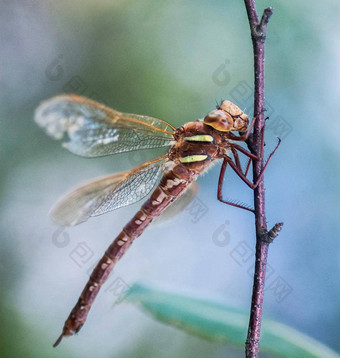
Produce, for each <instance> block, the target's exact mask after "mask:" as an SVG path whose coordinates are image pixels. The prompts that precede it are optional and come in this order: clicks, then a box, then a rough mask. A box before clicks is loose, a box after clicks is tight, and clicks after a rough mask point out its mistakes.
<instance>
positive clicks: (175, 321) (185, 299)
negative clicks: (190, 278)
mask: <svg viewBox="0 0 340 358" xmlns="http://www.w3.org/2000/svg"><path fill="white" fill-rule="evenodd" d="M125 299H126V300H127V301H128V302H132V303H135V304H137V305H138V306H140V307H141V308H142V310H144V311H145V312H147V313H148V314H149V315H151V316H152V317H154V318H155V319H157V320H159V321H161V322H164V323H166V324H168V325H172V326H175V327H177V328H180V329H182V330H184V331H186V332H188V333H190V334H194V335H197V336H199V337H203V338H205V339H209V340H213V341H218V342H224V343H227V344H231V345H236V346H241V347H244V342H245V340H246V332H247V326H248V321H249V315H248V313H246V312H242V311H240V310H238V309H236V308H234V307H229V306H226V305H223V304H221V303H218V302H212V301H208V300H204V299H200V298H196V297H190V296H188V295H183V294H178V293H173V292H168V291H165V290H160V289H157V288H155V287H151V286H148V285H145V284H142V283H135V284H134V285H133V286H132V287H130V289H129V290H128V291H127V292H126V294H125ZM261 332H262V333H261V351H262V350H267V351H269V352H272V353H273V354H275V355H277V356H280V357H292V358H299V357H305V358H313V357H314V358H317V357H323V358H336V357H338V355H337V354H336V353H335V352H332V351H331V350H330V349H328V348H327V347H326V346H324V345H322V344H321V343H319V342H317V341H315V340H313V339H312V338H310V337H308V336H306V335H304V334H302V333H301V332H298V331H296V330H295V329H293V328H291V327H288V326H285V325H283V324H281V323H278V322H274V321H270V320H268V319H264V320H263V322H262V327H261Z"/></svg>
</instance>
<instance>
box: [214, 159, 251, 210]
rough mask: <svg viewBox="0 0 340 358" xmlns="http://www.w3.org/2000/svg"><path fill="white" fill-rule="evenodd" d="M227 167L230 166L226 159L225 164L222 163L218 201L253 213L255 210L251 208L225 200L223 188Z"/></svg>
mask: <svg viewBox="0 0 340 358" xmlns="http://www.w3.org/2000/svg"><path fill="white" fill-rule="evenodd" d="M229 159H230V158H229ZM233 164H234V163H233ZM227 166H228V160H227V159H226V158H224V160H223V163H222V167H221V172H220V176H219V178H218V187H217V199H218V200H219V201H220V202H222V203H224V204H228V205H231V206H235V207H236V208H240V209H244V210H248V211H251V212H252V213H253V212H254V210H253V209H251V208H249V207H247V206H245V205H242V204H237V203H233V202H232V201H227V200H224V199H223V194H222V192H223V189H222V188H223V179H224V174H225V171H226V169H227Z"/></svg>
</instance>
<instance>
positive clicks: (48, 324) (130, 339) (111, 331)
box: [0, 0, 340, 357]
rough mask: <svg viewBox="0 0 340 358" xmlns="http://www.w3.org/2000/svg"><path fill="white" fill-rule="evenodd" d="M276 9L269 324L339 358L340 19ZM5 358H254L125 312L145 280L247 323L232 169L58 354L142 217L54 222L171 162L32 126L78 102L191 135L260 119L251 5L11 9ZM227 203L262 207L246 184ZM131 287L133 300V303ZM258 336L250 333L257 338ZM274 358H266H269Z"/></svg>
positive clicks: (205, 188)
mask: <svg viewBox="0 0 340 358" xmlns="http://www.w3.org/2000/svg"><path fill="white" fill-rule="evenodd" d="M267 6H273V7H274V8H275V13H274V15H273V17H272V19H271V21H270V24H269V27H268V35H267V45H266V101H267V103H266V108H267V115H268V116H269V117H270V118H269V119H268V122H267V124H268V128H267V132H266V150H267V153H269V152H270V150H271V149H272V148H273V147H274V146H275V143H276V140H277V139H276V137H277V136H279V137H281V138H282V144H281V146H280V148H279V150H278V151H277V153H276V154H275V157H274V158H273V159H272V162H271V164H270V166H269V168H268V169H267V171H266V175H265V183H266V189H267V191H266V200H267V219H268V225H269V226H270V227H271V226H272V225H273V224H274V223H275V222H277V221H284V223H285V226H284V228H283V231H282V233H281V234H280V236H279V237H278V238H277V240H276V241H275V242H274V243H273V244H272V245H271V246H270V252H269V267H268V280H267V286H266V293H265V304H264V315H265V316H266V317H269V318H272V319H275V320H277V321H280V322H282V323H285V324H287V325H290V326H292V327H294V328H296V329H298V330H300V331H302V332H304V333H306V334H308V335H310V336H311V337H313V338H315V339H316V340H319V341H320V342H322V343H324V344H326V345H328V346H329V347H331V348H333V349H334V350H339V348H340V346H339V318H340V317H339V287H340V285H339V271H340V270H339V243H338V242H339V240H338V238H339V237H338V236H339V234H338V233H339V189H338V185H339V184H338V183H339V179H340V178H339V145H338V144H339V136H338V134H339V130H340V124H339V123H340V121H339V112H340V105H339V103H340V102H339V95H340V91H339V85H338V83H339V82H340V70H339V61H340V44H339V37H340V25H339V11H340V4H339V2H338V1H336V0H327V1H323V2H310V1H307V0H302V1H299V2H298V3H296V2H294V3H293V2H292V3H289V2H279V1H277V0H271V1H257V7H258V11H259V12H261V13H262V9H263V8H264V7H267ZM0 38H1V42H0V48H1V59H2V60H1V78H0V81H1V97H0V101H1V104H0V121H1V122H0V161H1V172H0V173H1V175H0V192H1V202H0V210H1V215H0V225H1V231H0V235H1V253H0V255H1V256H0V257H1V259H0V272H1V290H0V309H1V313H0V314H1V325H0V332H1V337H0V342H1V343H0V344H1V348H0V355H1V357H22V356H25V357H57V356H58V357H62V356H64V357H93V356H94V355H96V356H98V357H207V356H209V357H225V356H226V355H228V354H229V356H234V357H242V356H243V349H240V350H237V349H234V348H231V347H229V346H228V345H224V344H219V343H212V342H207V341H205V340H201V339H199V338H197V337H193V336H189V335H188V334H187V333H184V332H182V331H179V330H176V329H175V328H172V327H168V326H166V325H163V324H161V323H159V322H156V321H154V320H152V319H151V318H150V317H148V316H147V315H145V314H144V313H142V312H141V311H140V310H139V309H138V308H136V307H135V306H133V305H130V304H127V303H124V301H123V302H122V303H121V304H119V305H117V304H116V303H115V302H116V301H117V297H118V296H119V294H120V293H121V290H124V287H129V286H130V285H132V284H133V283H134V282H136V281H140V280H143V281H145V282H149V283H152V284H153V285H156V286H158V287H164V288H167V289H170V290H172V291H174V292H184V293H189V294H191V295H193V296H197V297H205V298H208V299H211V300H217V301H219V302H224V303H227V304H231V305H234V306H236V307H238V308H241V309H244V310H245V311H248V310H249V304H250V298H251V288H252V271H253V261H254V244H255V242H254V220H253V216H252V214H250V213H249V212H246V211H242V210H240V209H236V208H232V207H230V206H225V205H223V204H222V203H220V202H218V201H217V199H216V191H217V180H218V175H219V167H220V166H219V165H216V166H215V167H213V169H211V170H210V171H209V172H208V173H207V174H206V175H204V176H203V177H202V178H200V179H199V180H198V184H199V190H198V193H197V195H196V197H195V198H194V199H193V201H192V202H191V203H190V204H189V205H188V206H187V207H186V208H185V209H184V210H183V211H182V212H181V213H180V214H179V215H177V216H175V217H173V218H171V220H167V221H160V222H158V223H155V224H153V225H152V227H150V228H149V229H147V231H146V232H145V233H144V234H143V235H142V237H141V238H139V239H138V240H137V241H136V242H135V243H134V245H133V246H132V248H131V249H130V250H129V252H128V253H127V254H126V256H125V257H124V258H123V259H122V260H121V262H119V264H118V265H117V267H116V269H115V270H114V273H113V274H112V275H111V276H110V278H109V280H108V282H107V284H106V285H105V286H104V287H103V289H102V291H101V293H100V294H99V296H98V298H97V300H96V302H95V304H94V307H93V309H92V310H91V313H90V315H89V317H88V320H87V323H86V324H85V326H84V327H83V329H82V330H81V332H80V333H79V335H78V336H76V337H72V338H68V339H65V340H64V341H63V342H62V343H61V345H60V347H58V348H57V349H53V348H52V344H53V343H54V341H55V340H56V338H57V337H58V335H59V334H60V332H61V329H62V326H63V324H64V321H65V319H66V318H67V316H68V314H69V312H70V310H71V308H72V307H73V305H74V304H75V302H76V300H77V299H78V296H79V294H80V292H81V290H82V289H83V286H84V285H85V282H86V281H87V279H88V275H89V271H90V270H91V268H92V267H93V265H94V264H95V262H96V260H98V258H99V257H101V256H102V254H103V252H104V251H105V250H106V247H107V246H108V245H109V244H110V242H111V241H112V240H113V239H114V238H115V237H116V235H117V234H118V233H119V231H120V230H121V228H122V226H123V225H125V223H126V222H127V221H128V220H129V219H130V218H131V216H132V215H133V214H134V213H135V212H136V211H137V210H138V208H139V206H140V203H137V204H136V205H133V206H131V207H127V208H123V209H120V210H118V211H116V212H112V213H109V214H106V215H104V216H101V217H97V218H92V219H91V220H89V221H88V222H86V223H84V224H82V225H80V226H77V227H74V228H66V229H64V230H62V229H60V228H58V227H57V226H55V225H54V224H53V223H52V222H51V221H50V219H49V217H48V212H49V209H50V208H51V206H52V205H53V204H54V203H55V201H56V200H57V199H58V198H59V197H60V196H61V195H62V194H63V193H65V192H66V191H69V190H70V188H72V187H74V186H75V185H77V184H79V183H81V182H83V181H86V180H88V179H90V178H92V177H96V176H100V175H104V174H108V173H112V172H118V171H122V170H128V169H131V168H133V167H134V166H136V165H137V164H140V163H142V162H144V161H146V160H148V159H151V158H154V157H156V156H157V155H159V152H157V151H144V152H137V153H127V154H121V155H117V156H116V157H106V158H99V159H84V158H80V157H77V156H74V155H72V154H70V153H69V152H67V151H66V150H64V149H62V148H61V145H60V143H58V142H56V141H53V140H52V139H51V138H49V137H47V136H46V135H45V133H44V132H43V131H42V130H41V129H40V128H38V126H37V125H36V124H35V123H34V121H33V115H34V109H35V108H36V107H37V106H38V105H39V103H40V102H41V101H42V100H44V99H47V98H49V97H51V96H54V95H56V94H59V93H65V92H66V93H67V92H72V93H78V94H82V95H84V96H87V97H90V98H93V99H96V100H98V101H100V102H104V103H105V104H106V105H108V106H111V107H113V108H115V109H117V110H120V111H125V112H130V113H139V114H146V115H150V116H153V117H158V118H161V119H163V120H165V121H168V122H169V123H171V124H172V125H173V126H175V127H179V126H181V125H182V124H183V123H185V122H188V121H192V120H196V119H198V118H203V117H204V116H205V115H206V114H207V113H208V112H209V111H210V110H212V109H214V106H215V104H216V101H217V102H219V101H220V100H221V99H226V98H227V99H230V100H232V101H233V102H235V103H236V104H238V105H239V106H240V107H241V108H242V109H243V110H244V111H245V112H246V113H248V114H250V115H251V113H252V101H253V99H252V96H253V92H252V88H253V55H252V46H251V40H250V33H249V26H248V21H247V16H246V12H245V8H244V4H243V1H241V0H233V1H221V0H216V1H209V2H207V1H193V0H189V1H162V2H159V1H155V0H145V1H139V2H136V1H115V0H98V1H96V2H92V1H79V0H74V1H72V2H69V1H64V0H60V1H1V14H0ZM224 195H225V197H228V198H231V199H235V200H242V201H245V202H248V203H250V204H251V203H252V193H251V191H250V189H249V188H247V187H246V186H245V185H244V184H243V182H241V181H240V180H239V179H237V178H236V176H235V175H233V173H232V172H231V171H228V172H227V179H226V181H225V186H224ZM117 287H118V288H117ZM245 334H246V333H245ZM261 356H263V357H264V356H265V355H264V354H263V355H261Z"/></svg>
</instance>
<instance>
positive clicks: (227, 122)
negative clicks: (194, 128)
mask: <svg viewBox="0 0 340 358" xmlns="http://www.w3.org/2000/svg"><path fill="white" fill-rule="evenodd" d="M203 122H204V123H205V124H206V125H208V126H211V127H213V128H214V129H216V130H218V131H221V132H229V131H232V130H233V125H234V120H233V117H232V116H231V115H230V114H229V113H227V112H225V111H222V110H220V109H215V110H214V111H212V112H210V113H209V114H208V115H207V116H206V117H205V118H204V120H203Z"/></svg>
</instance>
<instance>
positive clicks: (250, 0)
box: [244, 0, 283, 358]
mask: <svg viewBox="0 0 340 358" xmlns="http://www.w3.org/2000/svg"><path fill="white" fill-rule="evenodd" d="M244 3H245V6H246V10H247V15H248V20H249V25H250V32H251V38H252V42H253V50H254V118H256V122H255V125H254V133H253V135H252V137H251V138H250V139H249V140H248V141H247V144H248V147H249V149H250V151H251V152H252V153H254V154H255V155H257V156H259V155H260V154H261V153H263V141H261V138H262V135H263V131H264V129H265V118H264V111H265V108H264V73H265V72H264V49H265V39H266V32H267V24H268V22H269V19H270V17H271V15H272V14H273V8H271V7H269V8H267V9H265V10H264V12H263V15H262V18H261V20H260V21H259V18H258V15H257V11H256V7H255V2H254V0H244ZM263 166H264V163H263V158H261V160H259V161H253V181H254V183H256V182H257V181H258V180H259V179H260V175H261V172H262V170H263ZM254 210H255V228H256V254H255V272H254V283H253V294H252V301H251V310H250V318H249V327H248V335H247V340H246V357H247V358H250V357H252V358H254V357H258V351H259V341H260V334H261V320H262V305H263V291H264V284H265V276H266V266H267V256H268V246H269V244H270V243H271V242H272V241H273V240H274V238H275V237H276V236H277V235H278V233H279V231H280V230H281V228H282V225H283V223H278V224H276V225H274V227H273V228H272V229H271V230H270V231H269V232H268V230H267V223H266V213H265V188H264V183H263V178H262V179H261V180H260V183H259V185H258V186H257V187H256V188H255V189H254Z"/></svg>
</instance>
